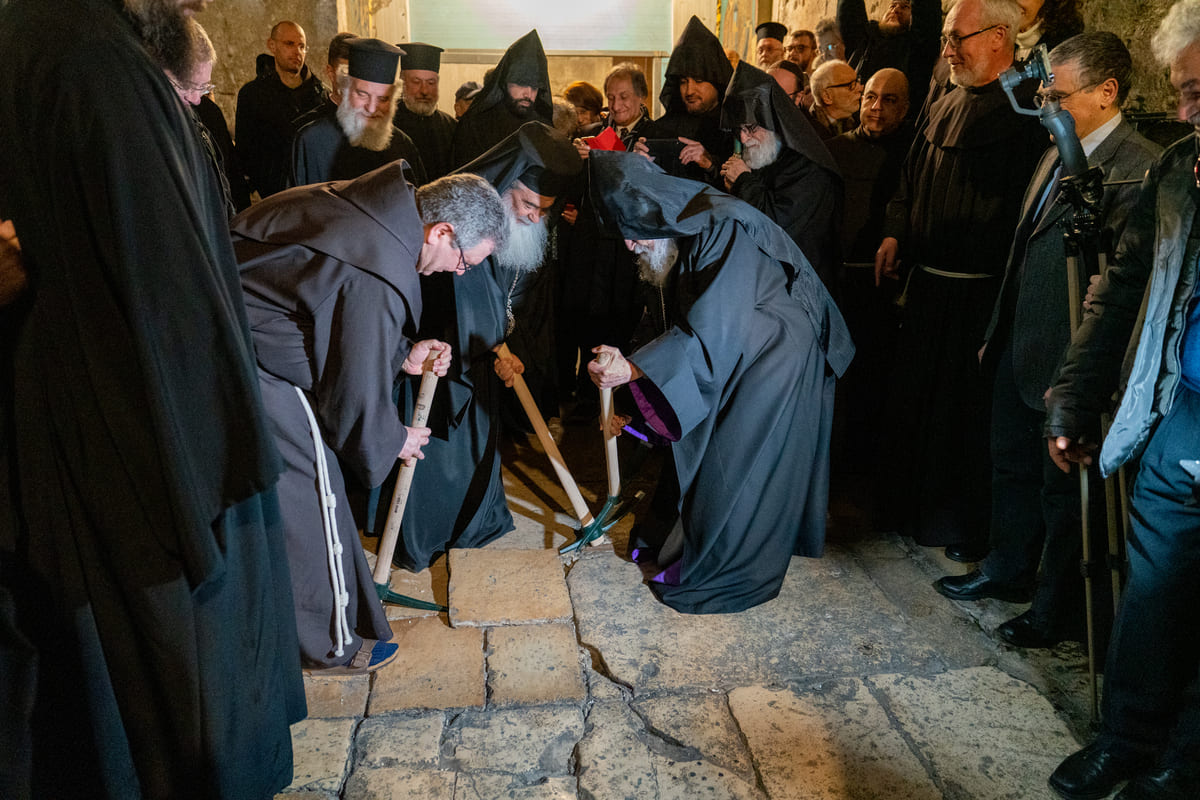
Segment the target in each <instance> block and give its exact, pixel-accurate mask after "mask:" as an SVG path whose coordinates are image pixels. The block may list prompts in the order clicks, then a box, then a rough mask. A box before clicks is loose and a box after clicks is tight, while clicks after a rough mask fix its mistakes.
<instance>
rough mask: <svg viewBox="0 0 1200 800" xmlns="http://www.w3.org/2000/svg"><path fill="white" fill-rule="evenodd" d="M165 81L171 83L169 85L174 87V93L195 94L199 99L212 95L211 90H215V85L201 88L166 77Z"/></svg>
mask: <svg viewBox="0 0 1200 800" xmlns="http://www.w3.org/2000/svg"><path fill="white" fill-rule="evenodd" d="M167 80H169V81H170V82H171V85H172V86H174V87H175V90H176V91H178V92H184V93H191V92H197V93H199V95H200V96H201V97H204V96H205V95H210V94H212V92H213V89H216V88H217V85H216V84H215V83H206V84H204V85H203V86H191V85H189V84H185V83H179V82H178V81H176V80H175V79H174V78H172V77H170V76H167Z"/></svg>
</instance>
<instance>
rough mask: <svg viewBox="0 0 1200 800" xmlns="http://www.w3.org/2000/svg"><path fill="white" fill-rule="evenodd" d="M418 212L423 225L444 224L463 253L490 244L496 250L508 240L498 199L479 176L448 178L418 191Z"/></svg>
mask: <svg viewBox="0 0 1200 800" xmlns="http://www.w3.org/2000/svg"><path fill="white" fill-rule="evenodd" d="M417 208H418V209H419V210H420V212H421V221H422V222H424V223H425V224H426V225H434V224H436V223H439V222H445V223H447V224H449V225H450V226H451V227H453V228H454V238H455V241H457V243H458V246H459V247H460V248H461V249H463V250H470V249H471V248H472V247H475V246H476V245H478V244H479V243H481V242H483V241H491V242H492V243H493V244H494V245H495V247H496V249H497V250H499V249H500V248H501V247H502V246H503V245H504V242H505V241H506V239H507V238H508V217H507V215H506V214H505V213H504V205H503V204H502V203H501V202H500V195H499V194H497V193H496V190H495V189H493V188H492V185H491V184H490V183H488V182H487V181H485V180H484V179H483V178H481V177H479V176H478V175H468V174H458V175H447V176H446V177H444V178H438V179H437V180H436V181H432V182H430V183H427V184H425V185H424V186H422V187H421V188H419V189H417Z"/></svg>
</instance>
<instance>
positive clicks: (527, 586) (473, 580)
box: [450, 550, 572, 628]
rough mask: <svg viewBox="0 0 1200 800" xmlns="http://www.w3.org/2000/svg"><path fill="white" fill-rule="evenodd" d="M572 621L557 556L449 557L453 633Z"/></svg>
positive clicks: (458, 553)
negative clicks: (492, 627)
mask: <svg viewBox="0 0 1200 800" xmlns="http://www.w3.org/2000/svg"><path fill="white" fill-rule="evenodd" d="M571 616H572V610H571V598H570V596H569V595H568V594H567V584H566V580H565V579H564V577H563V565H562V559H561V558H560V557H559V555H558V553H557V551H554V550H451V551H450V624H451V625H453V626H454V627H456V628H458V627H489V626H493V625H528V624H534V623H543V622H570V620H571Z"/></svg>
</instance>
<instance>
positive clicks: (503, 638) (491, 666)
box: [487, 624, 587, 706]
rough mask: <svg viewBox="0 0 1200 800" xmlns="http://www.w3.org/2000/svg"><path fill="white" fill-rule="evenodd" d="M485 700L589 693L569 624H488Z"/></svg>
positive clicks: (573, 697) (534, 700) (577, 697)
mask: <svg viewBox="0 0 1200 800" xmlns="http://www.w3.org/2000/svg"><path fill="white" fill-rule="evenodd" d="M487 648H488V657H487V667H488V688H489V689H490V693H489V698H490V699H489V702H490V703H492V704H495V705H498V706H499V705H512V704H517V703H524V704H543V705H545V704H549V703H559V702H564V701H581V700H583V698H584V697H586V696H587V687H586V686H585V685H584V682H583V671H582V669H581V667H580V662H579V645H578V643H577V642H576V641H575V628H574V627H573V626H571V625H561V624H550V625H521V626H513V627H505V628H492V629H490V630H489V631H488V635H487Z"/></svg>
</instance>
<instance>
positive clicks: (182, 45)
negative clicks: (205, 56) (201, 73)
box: [125, 0, 196, 75]
mask: <svg viewBox="0 0 1200 800" xmlns="http://www.w3.org/2000/svg"><path fill="white" fill-rule="evenodd" d="M125 12H126V14H128V16H129V18H130V19H131V20H132V21H133V27H134V29H135V30H136V31H137V34H138V37H139V38H140V39H141V40H142V43H143V44H144V45H145V46H146V49H147V50H149V51H150V56H151V57H152V58H153V59H154V60H155V62H156V63H157V64H158V65H159V66H160V67H162V68H163V69H165V70H167V71H168V72H170V73H171V74H172V75H191V74H192V72H193V71H194V70H195V68H196V59H195V57H194V56H193V53H192V46H191V39H190V37H189V35H188V18H187V17H185V16H184V15H183V12H182V11H181V10H180V8H179V6H178V5H177V4H176V3H175V2H174V0H125Z"/></svg>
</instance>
